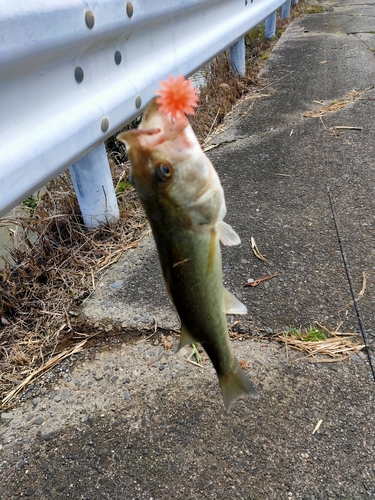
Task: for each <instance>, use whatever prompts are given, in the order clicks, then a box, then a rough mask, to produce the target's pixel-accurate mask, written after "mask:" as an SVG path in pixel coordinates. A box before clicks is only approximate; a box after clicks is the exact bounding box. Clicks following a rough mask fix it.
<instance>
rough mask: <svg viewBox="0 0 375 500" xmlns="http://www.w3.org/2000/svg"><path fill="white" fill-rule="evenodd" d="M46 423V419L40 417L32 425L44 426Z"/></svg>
mask: <svg viewBox="0 0 375 500" xmlns="http://www.w3.org/2000/svg"><path fill="white" fill-rule="evenodd" d="M43 422H44V418H43V417H41V416H40V415H39V417H36V418H35V419H34V420H33V421H32V422H31V423H32V424H33V425H42V423H43Z"/></svg>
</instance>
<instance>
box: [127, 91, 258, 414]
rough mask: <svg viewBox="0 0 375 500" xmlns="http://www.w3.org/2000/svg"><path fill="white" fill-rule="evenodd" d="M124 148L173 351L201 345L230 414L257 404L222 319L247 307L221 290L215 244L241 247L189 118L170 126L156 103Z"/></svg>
mask: <svg viewBox="0 0 375 500" xmlns="http://www.w3.org/2000/svg"><path fill="white" fill-rule="evenodd" d="M118 139H119V140H120V141H122V142H124V143H125V145H126V149H127V153H128V156H129V158H130V162H131V182H132V183H133V185H134V186H135V189H136V191H137V193H138V196H139V198H140V200H141V203H142V205H143V207H144V209H145V212H146V215H147V217H148V220H149V222H150V225H151V229H152V232H153V235H154V239H155V242H156V247H157V250H158V254H159V259H160V264H161V268H162V272H163V277H164V281H165V284H166V288H167V290H168V293H169V296H170V299H171V301H172V303H173V305H174V307H175V309H176V311H177V314H178V316H179V318H180V321H181V338H180V344H179V349H180V348H181V347H183V346H185V345H187V344H190V343H193V342H198V343H200V344H201V345H202V346H203V348H204V349H205V351H206V352H207V354H208V356H209V358H210V359H211V361H212V363H213V365H214V367H215V370H216V373H217V376H218V379H219V384H220V389H221V392H222V396H223V399H224V404H225V407H226V409H227V411H228V412H229V410H230V408H231V406H232V403H233V402H234V401H235V400H236V399H237V398H238V397H239V396H241V395H243V394H247V395H250V396H251V397H253V398H257V397H258V393H257V391H256V390H255V388H254V386H253V384H252V383H251V382H250V380H249V379H248V378H247V376H246V374H245V372H244V371H243V370H242V368H241V366H240V365H239V363H238V361H237V360H236V358H235V356H234V354H233V351H232V347H231V344H230V340H229V335H228V327H227V320H226V316H225V314H226V313H227V314H228V313H231V314H244V313H246V312H247V310H246V307H245V306H244V305H243V304H241V302H239V301H238V300H237V299H236V298H235V297H234V296H233V295H232V294H231V293H230V292H228V291H227V290H226V289H225V288H224V287H223V277H222V263H221V251H220V244H219V240H221V242H222V243H223V244H225V245H236V244H238V243H240V239H239V237H238V235H237V234H236V233H235V232H234V230H233V229H232V228H231V226H229V225H228V224H226V223H225V222H224V221H223V219H224V217H225V214H226V207H225V200H224V193H223V188H222V186H221V183H220V180H219V176H218V175H217V173H216V170H215V169H214V167H213V165H212V163H211V162H210V160H209V159H208V158H207V156H206V155H205V154H204V152H203V151H202V149H201V147H200V145H199V142H198V140H197V138H196V136H195V134H194V132H193V130H192V128H191V126H190V124H189V121H188V119H187V117H186V116H185V115H184V116H178V117H176V118H175V119H172V118H171V117H170V116H168V115H167V114H165V113H163V112H162V111H161V110H160V106H159V104H157V102H156V99H153V100H152V101H151V102H150V103H149V104H148V106H147V108H146V110H145V112H144V115H143V118H142V122H141V124H140V126H139V128H138V129H136V130H129V131H126V132H123V133H121V134H119V135H118Z"/></svg>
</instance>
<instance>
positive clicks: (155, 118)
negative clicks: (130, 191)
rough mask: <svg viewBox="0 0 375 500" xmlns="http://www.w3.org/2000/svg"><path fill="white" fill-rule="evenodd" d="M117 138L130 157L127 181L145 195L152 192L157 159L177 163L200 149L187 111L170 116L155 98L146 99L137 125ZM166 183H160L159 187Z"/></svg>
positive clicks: (147, 195)
mask: <svg viewBox="0 0 375 500" xmlns="http://www.w3.org/2000/svg"><path fill="white" fill-rule="evenodd" d="M117 139H118V140H120V141H121V142H123V143H124V144H125V146H126V152H127V154H128V156H129V158H130V161H131V168H130V182H131V183H132V184H133V186H134V187H135V188H136V190H137V191H138V193H140V192H141V193H142V196H146V197H149V196H152V195H153V194H154V191H153V190H154V188H153V187H152V186H153V184H154V182H155V181H154V179H153V172H154V167H155V165H156V164H157V163H159V162H162V161H168V162H169V163H170V164H179V162H181V161H184V160H186V158H187V157H190V156H191V155H192V153H193V152H197V151H198V152H199V151H201V149H200V146H199V142H198V140H197V138H196V137H195V134H194V132H193V130H192V128H191V126H190V123H189V120H188V119H187V117H186V115H179V116H178V117H177V118H172V117H171V116H170V115H168V114H165V113H164V112H162V111H160V109H159V104H157V103H156V98H153V99H152V100H151V101H150V102H149V103H148V105H147V107H146V109H145V111H144V114H143V117H142V121H141V123H140V125H139V127H138V128H137V129H132V130H126V131H125V132H122V133H121V134H119V135H118V136H117ZM168 184H169V183H165V184H159V186H158V189H164V188H166V187H167V185H168ZM162 186H163V187H162Z"/></svg>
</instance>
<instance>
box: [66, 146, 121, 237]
mask: <svg viewBox="0 0 375 500" xmlns="http://www.w3.org/2000/svg"><path fill="white" fill-rule="evenodd" d="M70 175H71V177H72V181H73V185H74V189H75V192H76V195H77V199H78V203H79V207H80V209H81V213H82V217H83V222H84V223H85V226H86V227H87V228H88V229H90V228H91V229H92V228H94V227H98V226H99V225H100V224H102V223H111V222H115V221H117V220H118V219H119V216H120V214H119V209H118V204H117V199H116V194H115V190H114V187H113V181H112V176H111V171H110V169H109V164H108V158H107V153H106V150H105V146H104V143H102V144H101V145H100V146H98V147H97V148H95V149H94V150H93V151H91V152H90V153H89V154H87V155H86V156H84V157H83V158H81V159H80V160H79V161H77V163H75V164H74V165H72V166H71V167H70Z"/></svg>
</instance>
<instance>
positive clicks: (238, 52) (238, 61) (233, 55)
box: [229, 37, 246, 76]
mask: <svg viewBox="0 0 375 500" xmlns="http://www.w3.org/2000/svg"><path fill="white" fill-rule="evenodd" d="M229 57H230V65H231V68H232V71H233V73H234V74H237V75H241V76H245V75H246V63H245V38H244V37H242V38H240V39H239V40H238V41H237V42H236V43H235V44H234V45H231V46H230V47H229Z"/></svg>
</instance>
